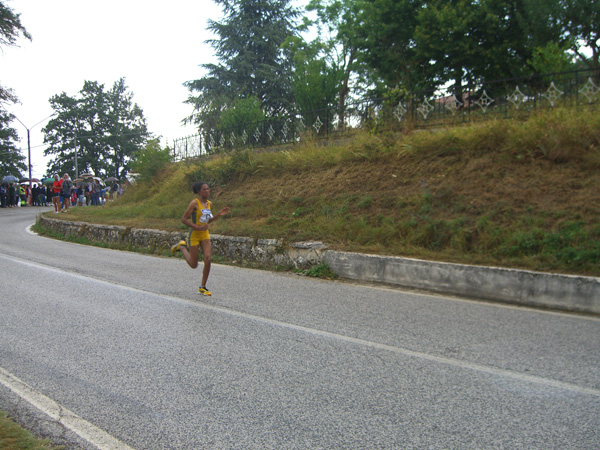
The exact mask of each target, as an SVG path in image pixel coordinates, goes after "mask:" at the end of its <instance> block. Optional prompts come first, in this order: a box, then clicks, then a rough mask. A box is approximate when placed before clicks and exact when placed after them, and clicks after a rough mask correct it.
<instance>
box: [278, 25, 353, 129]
mask: <svg viewBox="0 0 600 450" xmlns="http://www.w3.org/2000/svg"><path fill="white" fill-rule="evenodd" d="M284 48H285V49H286V51H288V52H289V53H290V55H291V59H292V61H293V73H292V89H293V92H294V100H295V106H296V109H297V111H298V112H299V113H300V114H301V115H302V117H303V118H304V120H305V121H308V122H309V123H314V121H315V120H316V118H317V116H318V115H319V114H321V118H322V114H323V113H322V111H323V110H325V109H327V108H330V107H332V106H334V105H335V100H336V98H337V95H338V92H339V89H340V81H341V78H342V73H341V72H340V71H339V70H338V68H336V67H335V66H334V65H332V64H331V63H330V62H329V61H328V58H327V56H322V55H321V53H322V52H323V49H324V46H323V43H322V42H321V41H320V40H319V39H317V40H315V41H313V42H311V43H307V42H306V41H304V39H302V38H300V37H295V36H294V37H292V38H289V39H288V41H287V42H286V43H285V45H284Z"/></svg>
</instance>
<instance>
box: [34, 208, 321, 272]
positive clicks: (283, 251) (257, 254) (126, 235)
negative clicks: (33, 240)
mask: <svg viewBox="0 0 600 450" xmlns="http://www.w3.org/2000/svg"><path fill="white" fill-rule="evenodd" d="M39 221H40V223H41V224H42V225H43V226H44V227H46V228H48V229H50V230H52V231H54V232H57V233H60V234H63V235H65V236H81V237H85V238H87V239H89V240H90V241H92V242H103V243H106V244H113V245H121V246H132V247H135V248H141V249H149V250H152V251H160V250H165V251H167V250H169V249H170V248H171V245H173V244H175V243H177V242H178V241H180V240H182V239H185V238H186V236H187V233H185V232H167V231H161V230H151V229H139V228H128V227H123V226H117V225H95V224H88V223H85V222H70V221H66V220H62V219H55V218H48V217H45V216H41V217H40V219H39ZM211 241H212V246H213V253H214V254H215V255H219V256H222V257H224V258H226V259H228V260H231V261H255V262H259V263H262V264H265V265H270V266H283V267H294V268H296V269H308V268H310V267H312V266H315V265H318V264H319V263H320V262H321V261H322V260H323V253H324V251H325V250H326V246H325V245H323V244H322V243H321V242H295V243H292V244H286V243H284V242H282V241H280V240H277V239H252V238H247V237H232V236H221V235H218V234H211Z"/></svg>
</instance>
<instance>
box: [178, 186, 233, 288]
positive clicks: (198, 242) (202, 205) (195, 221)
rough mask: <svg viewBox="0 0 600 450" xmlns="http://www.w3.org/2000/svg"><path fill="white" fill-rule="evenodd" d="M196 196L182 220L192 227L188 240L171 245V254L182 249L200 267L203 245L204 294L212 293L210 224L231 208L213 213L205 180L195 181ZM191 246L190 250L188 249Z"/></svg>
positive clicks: (187, 260)
mask: <svg viewBox="0 0 600 450" xmlns="http://www.w3.org/2000/svg"><path fill="white" fill-rule="evenodd" d="M192 190H193V191H194V194H196V198H195V199H194V200H192V201H191V202H190V204H189V205H188V207H187V209H186V210H185V213H184V214H183V217H182V218H181V222H182V223H184V224H185V225H187V226H188V227H190V228H191V230H190V233H189V235H188V239H187V242H186V241H180V242H178V243H177V244H175V245H174V246H173V247H171V254H172V255H174V254H175V252H177V251H178V250H181V253H183V256H184V257H185V260H186V262H187V263H188V265H189V266H190V267H191V268H192V269H195V268H196V267H198V248H199V247H202V256H203V258H204V269H203V271H202V284H201V285H200V287H199V288H198V293H199V294H202V295H212V294H211V292H210V291H209V290H208V289H207V288H206V282H207V280H208V275H209V274H210V265H211V262H212V244H211V241H210V235H209V233H208V225H209V224H210V223H211V222H213V221H215V220H217V219H218V218H219V217H221V216H224V215H225V214H227V213H228V212H229V210H230V208H229V207H228V206H227V207H225V208H223V209H222V210H221V211H219V212H218V213H217V214H216V215H214V216H213V215H212V213H211V207H212V203H211V202H210V200H208V197H209V195H210V188H209V187H208V184H206V183H204V182H202V181H201V182H199V183H195V184H194V186H193V187H192ZM186 247H187V248H186ZM188 248H189V250H188Z"/></svg>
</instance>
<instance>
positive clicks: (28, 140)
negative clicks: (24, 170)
mask: <svg viewBox="0 0 600 450" xmlns="http://www.w3.org/2000/svg"><path fill="white" fill-rule="evenodd" d="M54 115H56V113H55V112H54V113H52V114H50V115H49V116H48V117H46V118H45V119H42V120H40V121H39V122H38V123H36V124H35V125H32V126H31V127H29V128H27V125H25V124H24V123H23V122H21V119H19V118H18V117H17V116H15V115H14V114H13V116H14V118H15V119H17V120H18V121H19V123H20V124H21V125H23V126H24V127H25V129H26V130H27V156H28V157H29V188H31V137H30V131H31V129H32V128H33V127H35V126H36V125H39V124H40V123H42V122H44V121H45V120H47V119H49V118H50V117H52V116H54Z"/></svg>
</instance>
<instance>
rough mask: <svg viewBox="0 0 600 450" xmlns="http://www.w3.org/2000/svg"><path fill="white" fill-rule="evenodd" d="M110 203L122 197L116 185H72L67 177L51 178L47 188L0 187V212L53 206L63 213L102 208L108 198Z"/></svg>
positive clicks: (4, 185)
mask: <svg viewBox="0 0 600 450" xmlns="http://www.w3.org/2000/svg"><path fill="white" fill-rule="evenodd" d="M109 193H110V194H111V196H112V197H113V199H115V198H116V196H117V195H119V194H120V193H121V188H120V186H119V184H118V183H116V182H115V183H113V184H112V186H110V188H106V187H104V186H103V185H102V184H100V183H99V182H98V181H96V180H95V179H91V180H90V181H89V182H81V183H77V184H74V183H73V181H71V178H70V177H69V175H68V174H66V173H65V174H64V175H63V177H62V178H59V176H58V175H57V174H55V175H54V181H53V182H52V183H50V184H49V185H48V186H46V185H45V184H34V185H32V187H31V188H30V187H29V185H28V184H22V185H19V184H17V183H4V184H2V185H0V204H1V207H2V208H14V207H17V206H47V205H49V204H52V205H53V206H54V212H55V213H58V212H66V211H68V210H69V207H70V206H84V205H86V206H87V205H93V206H97V205H103V204H104V203H105V202H106V200H107V196H108V194H109Z"/></svg>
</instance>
